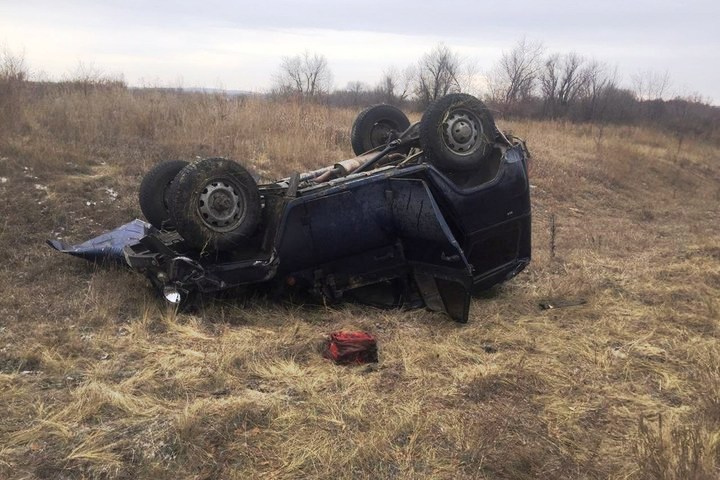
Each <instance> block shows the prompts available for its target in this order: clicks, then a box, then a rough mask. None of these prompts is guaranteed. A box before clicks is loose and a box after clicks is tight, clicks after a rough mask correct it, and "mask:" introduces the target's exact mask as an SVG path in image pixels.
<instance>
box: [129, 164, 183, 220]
mask: <svg viewBox="0 0 720 480" xmlns="http://www.w3.org/2000/svg"><path fill="white" fill-rule="evenodd" d="M187 164H188V162H186V161H185V160H170V161H167V162H162V163H158V164H157V165H155V166H154V167H153V168H151V169H150V171H148V172H147V173H146V174H145V176H144V177H143V179H142V182H141V183H140V194H139V200H140V210H141V211H142V213H143V215H145V218H146V219H147V221H148V222H150V224H151V225H152V226H153V227H155V228H170V227H172V222H171V221H170V211H169V209H168V193H169V191H170V185H171V184H172V182H173V180H174V179H175V177H176V176H177V174H178V173H180V170H182V169H183V168H185V167H186V166H187Z"/></svg>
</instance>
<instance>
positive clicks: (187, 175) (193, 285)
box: [55, 94, 531, 322]
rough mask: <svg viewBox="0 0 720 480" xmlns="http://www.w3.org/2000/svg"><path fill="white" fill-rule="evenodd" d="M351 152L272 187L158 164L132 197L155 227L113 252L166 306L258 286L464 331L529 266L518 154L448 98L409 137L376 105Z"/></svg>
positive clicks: (482, 115) (405, 125)
mask: <svg viewBox="0 0 720 480" xmlns="http://www.w3.org/2000/svg"><path fill="white" fill-rule="evenodd" d="M351 141H352V146H353V150H354V152H355V153H356V155H357V157H355V158H353V159H350V160H345V161H342V162H339V163H337V164H335V165H333V166H329V167H326V168H323V169H320V170H316V171H313V172H306V173H296V174H294V175H292V176H291V177H289V178H285V179H282V180H279V181H276V182H273V183H269V184H260V185H257V184H256V182H255V180H254V179H253V177H252V176H251V175H250V173H249V172H248V171H247V170H246V169H245V168H243V167H242V166H241V165H240V164H238V163H235V162H232V161H230V160H227V159H222V158H209V159H205V160H200V161H197V162H194V163H191V164H188V163H186V162H182V161H172V162H165V163H162V164H159V165H158V166H156V167H155V168H154V169H153V170H152V171H150V172H149V173H148V174H147V175H146V176H145V178H144V179H143V182H142V185H141V188H140V204H141V207H142V210H143V213H144V214H145V216H146V218H147V219H148V221H149V222H150V224H152V227H150V226H147V225H144V224H134V225H135V226H134V228H135V229H136V230H137V229H138V228H141V229H142V232H140V234H139V235H138V234H137V233H136V234H133V235H129V236H128V235H126V237H127V238H125V239H123V240H120V241H116V242H115V244H114V245H115V247H116V251H117V247H118V246H119V247H121V248H122V252H123V255H124V258H125V260H126V262H127V263H128V264H129V265H130V267H132V268H133V269H135V270H138V271H140V272H143V273H145V275H147V277H148V278H149V279H150V280H151V281H152V283H153V284H154V285H155V286H156V287H157V288H158V289H159V291H161V292H162V293H163V295H164V297H165V298H166V299H168V300H169V301H172V302H183V301H186V300H187V299H189V298H192V297H193V295H194V294H196V293H212V292H218V291H222V290H229V289H233V288H235V287H238V286H241V285H248V284H259V285H261V286H263V287H266V288H269V289H270V290H271V291H275V292H283V291H287V290H292V291H297V290H300V291H303V292H310V293H311V294H315V295H316V296H318V297H320V298H322V300H323V301H326V302H330V301H338V300H341V299H343V298H346V297H351V298H354V299H359V300H362V301H367V302H370V303H375V304H383V305H389V306H400V305H403V304H404V305H410V306H420V305H424V306H426V307H427V308H429V309H431V310H435V311H443V312H446V313H447V314H448V315H449V316H450V317H452V318H453V319H455V320H458V321H463V322H464V321H467V318H468V309H469V305H470V298H471V294H472V293H473V292H475V291H477V290H482V289H486V288H489V287H491V286H493V285H495V284H497V283H500V282H502V281H504V280H507V279H509V278H511V277H513V276H514V275H516V274H517V273H518V272H520V271H521V270H522V269H523V268H524V267H525V266H526V265H527V264H528V262H529V261H530V218H531V215H530V197H529V184H528V175H527V171H528V165H527V162H528V153H527V149H526V148H525V145H524V143H523V142H522V141H521V140H519V139H517V138H514V137H511V136H508V135H505V134H503V133H502V132H500V131H498V130H497V129H496V127H495V123H494V121H493V119H492V116H491V114H490V112H489V111H488V109H487V108H486V107H485V105H484V104H483V103H482V102H480V101H479V100H477V99H476V98H474V97H472V96H470V95H465V94H451V95H448V96H445V97H442V98H441V99H439V100H437V101H436V102H435V103H433V104H431V105H430V106H429V107H428V109H427V110H426V111H425V112H424V114H423V117H422V120H421V121H420V122H418V123H415V124H412V125H411V124H410V122H409V121H408V119H407V117H406V116H405V115H404V114H403V113H402V112H401V111H400V110H398V109H397V108H395V107H392V106H389V105H375V106H373V107H369V108H368V109H366V110H364V111H363V112H361V113H360V115H359V116H358V117H357V119H356V120H355V123H354V124H353V128H352V132H351ZM139 225H140V226H139ZM110 235H111V237H112V232H111V234H110ZM114 238H117V234H116V235H115V237H114ZM55 246H56V248H58V245H55ZM71 253H72V252H71ZM76 253H77V252H76Z"/></svg>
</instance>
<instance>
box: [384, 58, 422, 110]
mask: <svg viewBox="0 0 720 480" xmlns="http://www.w3.org/2000/svg"><path fill="white" fill-rule="evenodd" d="M415 71H416V70H415V67H414V66H412V65H411V66H409V67H407V68H405V70H399V69H398V68H396V67H390V68H388V69H387V70H385V71H384V72H383V74H382V78H381V79H380V82H379V83H378V86H377V87H376V88H375V91H376V92H377V93H378V94H379V95H380V97H381V100H382V101H383V102H385V103H390V104H398V103H402V102H403V101H404V100H405V99H406V98H407V97H408V95H410V90H411V87H412V83H413V80H414V78H415Z"/></svg>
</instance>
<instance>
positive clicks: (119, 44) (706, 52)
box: [0, 0, 720, 105]
mask: <svg viewBox="0 0 720 480" xmlns="http://www.w3.org/2000/svg"><path fill="white" fill-rule="evenodd" d="M611 3H612V4H611V5H608V4H605V5H599V6H598V5H575V4H573V3H572V2H566V1H564V0H563V1H553V2H549V3H546V4H544V5H536V4H534V3H532V2H526V1H519V0H512V1H511V2H510V5H506V8H511V9H513V10H514V11H515V13H514V14H513V15H512V16H509V17H510V18H506V16H498V15H492V16H485V15H483V14H482V12H484V11H492V9H486V8H483V6H482V4H478V3H474V2H470V1H467V0H454V1H450V2H448V3H447V4H446V5H445V6H444V8H442V9H434V10H433V9H431V8H430V7H429V6H427V5H422V4H418V5H415V4H410V3H409V2H404V3H399V4H393V5H384V4H382V3H381V2H379V1H376V0H370V4H371V5H368V7H372V6H375V7H377V8H376V9H373V8H368V9H365V10H367V11H363V12H356V11H352V12H348V11H346V10H347V7H348V5H349V4H348V3H347V2H335V3H333V4H328V5H325V4H324V3H322V2H319V1H312V2H309V3H307V4H304V5H296V4H294V3H293V2H289V1H286V0H285V1H275V2H272V3H271V4H269V5H266V6H265V8H261V9H259V8H244V7H243V4H242V3H241V4H240V5H239V6H238V5H235V4H233V3H232V2H227V1H224V0H213V1H211V2H210V3H208V4H207V6H206V7H203V8H198V7H197V6H196V5H194V4H193V3H192V2H188V1H182V2H179V3H175V2H173V3H169V2H160V3H158V4H153V5H146V4H145V3H143V2H140V1H139V0H131V1H129V2H125V3H123V4H122V5H116V4H113V3H111V2H90V1H88V0H71V1H70V2H68V3H67V4H65V5H63V8H62V9H60V8H58V7H57V6H56V4H55V3H50V2H47V1H46V0H28V1H27V2H23V3H22V4H5V5H0V45H4V46H5V47H6V48H7V49H8V50H9V51H11V52H13V53H16V54H24V58H25V59H26V62H27V64H28V67H29V68H30V70H31V72H32V73H33V75H34V77H35V78H40V79H48V80H55V81H57V80H62V79H63V78H67V77H68V76H71V75H72V74H73V72H74V71H76V70H78V68H80V66H82V68H90V69H94V70H97V71H99V72H102V73H103V74H105V75H108V76H122V78H123V79H124V81H125V82H126V83H127V84H128V86H132V87H142V86H162V87H166V88H185V89H193V88H196V89H223V90H229V91H233V90H239V91H247V92H251V93H265V92H268V91H269V90H270V89H271V87H272V82H273V76H274V75H275V74H276V73H277V71H278V69H279V66H280V62H281V60H282V58H283V57H284V56H294V55H297V54H299V53H302V52H303V51H306V50H307V51H310V52H313V53H318V54H321V55H324V56H325V57H326V58H327V60H328V64H329V68H330V70H331V71H332V73H333V77H334V82H333V88H334V89H343V88H345V86H346V85H347V84H348V83H349V82H353V81H360V82H363V83H364V84H366V85H368V86H369V87H371V88H372V87H374V86H375V85H376V84H377V83H378V81H379V80H380V77H381V75H382V73H383V71H385V70H386V69H388V68H391V67H396V68H398V69H403V68H405V67H406V66H408V65H410V64H413V63H416V62H417V61H418V59H419V58H420V57H421V56H422V55H423V54H424V53H426V52H428V51H430V50H431V49H432V48H433V47H435V46H436V45H438V44H440V43H444V44H445V45H447V46H448V47H449V48H450V49H452V50H453V51H454V52H456V53H458V54H459V55H460V56H461V57H462V58H464V59H466V60H468V61H469V62H472V63H474V64H476V65H477V69H478V71H479V74H480V75H485V74H487V73H488V72H489V71H490V70H491V69H492V67H493V65H494V64H495V63H496V62H497V61H498V60H499V58H500V56H501V55H502V52H503V51H508V50H510V49H511V48H512V47H513V45H514V44H515V43H516V42H517V41H519V40H520V39H521V38H527V39H528V40H529V41H533V42H542V43H543V44H544V46H545V50H546V53H547V54H550V53H555V52H558V53H568V52H577V53H578V54H580V55H582V56H584V57H587V58H592V59H595V60H597V61H600V62H603V63H605V64H607V65H608V66H609V67H610V68H611V69H612V68H615V69H617V72H618V76H619V82H618V83H619V85H620V86H621V87H622V88H630V89H632V77H633V76H634V75H638V74H642V73H647V72H652V73H654V74H657V75H664V74H665V73H667V74H668V75H669V77H670V87H669V88H668V91H667V92H666V94H665V95H664V96H663V98H665V99H669V98H674V97H676V96H684V97H687V96H691V95H692V96H698V95H699V96H701V97H702V99H703V100H704V101H706V102H707V103H710V104H712V105H717V104H718V101H720V81H718V80H720V78H719V77H720V39H719V38H718V37H717V35H715V34H714V26H713V21H714V18H717V17H718V16H720V6H718V5H717V4H715V3H713V2H708V1H696V2H690V4H685V5H683V6H680V5H677V4H675V3H674V2H660V3H658V2H649V1H645V0H643V1H640V2H634V3H632V4H627V2H620V1H613V2H611ZM409 6H412V8H408V7H409ZM378 11H383V12H386V15H377V12H378ZM688 12H692V15H689V14H688ZM458 13H461V14H462V15H458ZM397 19H402V20H404V21H398V20H397ZM638 19H641V20H642V21H640V22H639V21H638ZM688 32H691V33H692V34H691V35H688ZM472 93H481V94H482V93H486V92H485V91H483V90H482V89H478V91H476V92H472Z"/></svg>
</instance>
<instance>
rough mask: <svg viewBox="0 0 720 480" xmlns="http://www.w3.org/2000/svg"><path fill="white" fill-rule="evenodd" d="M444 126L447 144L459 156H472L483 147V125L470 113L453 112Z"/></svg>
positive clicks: (444, 136)
mask: <svg viewBox="0 0 720 480" xmlns="http://www.w3.org/2000/svg"><path fill="white" fill-rule="evenodd" d="M443 126H444V135H443V138H444V140H445V143H446V144H447V146H448V147H449V148H450V150H452V151H453V152H454V153H456V154H458V155H470V154H471V153H474V152H475V151H476V150H477V149H478V148H480V146H481V145H482V140H481V138H480V137H481V134H482V124H481V123H480V122H479V121H478V120H477V118H475V116H474V115H472V114H471V113H469V112H465V111H462V110H460V111H454V112H451V113H450V115H449V116H448V119H447V121H446V122H445V123H444V124H443Z"/></svg>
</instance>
